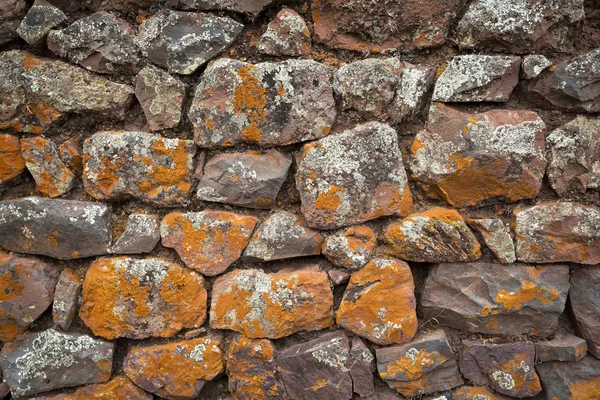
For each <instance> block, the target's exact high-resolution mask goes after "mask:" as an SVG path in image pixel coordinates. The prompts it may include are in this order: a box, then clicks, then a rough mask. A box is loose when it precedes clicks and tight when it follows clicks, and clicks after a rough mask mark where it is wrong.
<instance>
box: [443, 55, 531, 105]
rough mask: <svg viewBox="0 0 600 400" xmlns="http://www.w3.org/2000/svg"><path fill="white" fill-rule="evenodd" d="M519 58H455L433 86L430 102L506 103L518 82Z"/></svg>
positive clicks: (481, 56)
mask: <svg viewBox="0 0 600 400" xmlns="http://www.w3.org/2000/svg"><path fill="white" fill-rule="evenodd" d="M520 66H521V58H519V57H513V56H487V55H479V54H471V55H464V56H457V57H454V58H453V59H452V61H451V62H450V64H448V67H447V68H446V70H444V72H443V73H442V75H441V76H440V77H439V78H438V80H437V81H436V83H435V89H434V90H433V101H445V102H470V101H493V102H506V101H508V99H509V97H510V94H511V93H512V91H513V89H514V88H515V86H516V85H517V82H518V81H519V68H520Z"/></svg>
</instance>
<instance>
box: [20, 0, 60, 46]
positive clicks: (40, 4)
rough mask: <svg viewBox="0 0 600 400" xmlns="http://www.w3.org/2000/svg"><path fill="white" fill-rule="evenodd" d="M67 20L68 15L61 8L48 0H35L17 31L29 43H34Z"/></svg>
mask: <svg viewBox="0 0 600 400" xmlns="http://www.w3.org/2000/svg"><path fill="white" fill-rule="evenodd" d="M66 21H67V16H66V15H65V13H64V12H62V11H61V10H60V9H59V8H57V7H55V6H53V5H52V4H50V3H48V2H47V1H46V0H35V1H34V3H33V5H32V6H31V8H30V9H29V10H28V11H27V14H26V15H25V18H23V20H22V21H21V24H20V25H19V27H18V28H17V33H18V34H19V36H21V38H22V39H23V40H25V41H26V42H27V43H29V44H34V43H36V42H38V41H40V40H41V39H43V38H44V37H45V36H46V35H47V34H48V33H49V32H50V31H51V30H52V29H54V28H56V27H57V26H60V25H61V24H63V23H64V22H66Z"/></svg>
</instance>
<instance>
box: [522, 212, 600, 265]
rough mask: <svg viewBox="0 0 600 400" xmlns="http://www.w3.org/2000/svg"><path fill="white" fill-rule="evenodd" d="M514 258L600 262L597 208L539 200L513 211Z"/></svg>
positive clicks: (584, 262)
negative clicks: (535, 203) (541, 201)
mask: <svg viewBox="0 0 600 400" xmlns="http://www.w3.org/2000/svg"><path fill="white" fill-rule="evenodd" d="M513 226H514V229H515V235H516V248H517V259H518V260H519V261H523V262H531V263H540V262H541V263H543V262H562V261H568V262H574V263H580V264H598V263H600V210H599V209H598V208H596V207H594V206H586V205H583V204H579V203H570V202H555V203H539V204H537V205H535V206H531V207H524V208H518V209H516V210H515V211H514V213H513Z"/></svg>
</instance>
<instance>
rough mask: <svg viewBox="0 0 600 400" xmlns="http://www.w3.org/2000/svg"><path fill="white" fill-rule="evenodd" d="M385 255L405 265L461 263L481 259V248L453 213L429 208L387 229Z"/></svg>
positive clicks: (447, 210) (463, 223)
mask: <svg viewBox="0 0 600 400" xmlns="http://www.w3.org/2000/svg"><path fill="white" fill-rule="evenodd" d="M384 240H385V242H386V243H387V244H388V252H389V253H390V254H393V255H394V256H396V257H399V258H401V259H403V260H407V261H417V262H465V261H475V260H478V259H479V258H480V257H481V246H480V244H479V242H478V241H477V238H475V235H473V232H471V230H470V229H469V227H468V226H467V224H466V222H465V219H464V218H463V217H462V215H460V214H459V213H458V212H457V211H456V210H451V209H445V208H432V209H430V210H428V211H425V212H423V213H420V214H411V215H409V216H408V217H406V218H405V219H403V220H401V221H399V222H394V223H391V224H390V225H388V227H387V228H386V230H385V234H384Z"/></svg>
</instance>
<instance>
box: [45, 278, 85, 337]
mask: <svg viewBox="0 0 600 400" xmlns="http://www.w3.org/2000/svg"><path fill="white" fill-rule="evenodd" d="M81 286H82V282H81V278H80V277H79V275H77V274H76V273H75V272H74V271H73V270H70V269H64V270H63V271H62V272H61V273H60V276H59V277H58V283H57V284H56V290H55V291H54V302H53V303H52V319H53V320H54V325H56V326H58V327H59V328H60V329H62V330H65V331H66V330H67V329H69V326H71V322H72V321H73V317H74V316H75V313H76V312H77V307H78V306H79V295H80V294H81Z"/></svg>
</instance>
